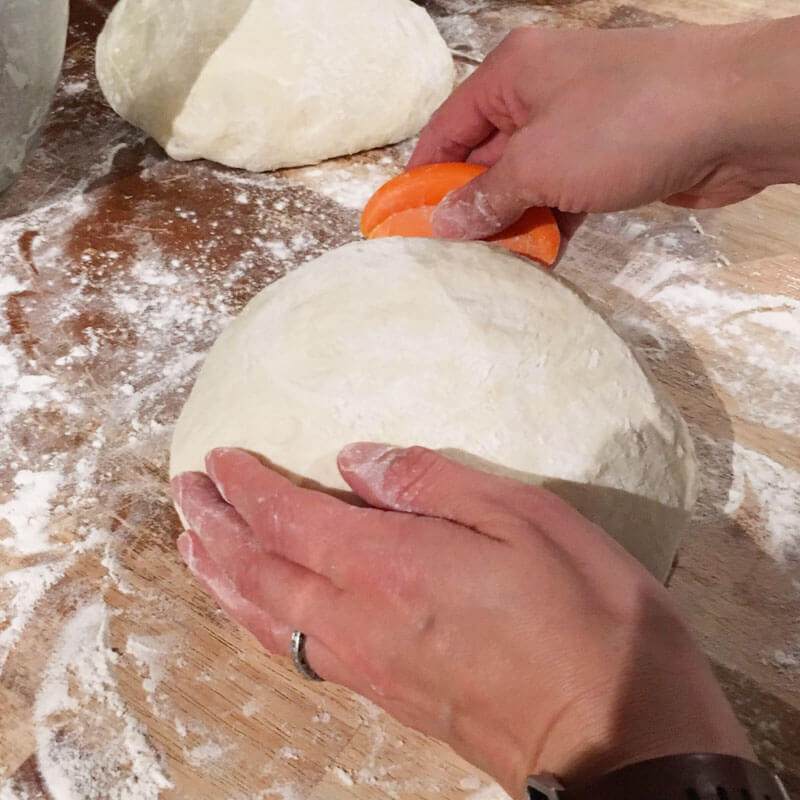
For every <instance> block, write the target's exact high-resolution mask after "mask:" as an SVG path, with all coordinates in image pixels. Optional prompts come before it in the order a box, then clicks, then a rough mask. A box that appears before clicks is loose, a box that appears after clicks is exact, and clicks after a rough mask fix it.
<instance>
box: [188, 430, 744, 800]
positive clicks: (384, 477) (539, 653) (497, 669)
mask: <svg viewBox="0 0 800 800" xmlns="http://www.w3.org/2000/svg"><path fill="white" fill-rule="evenodd" d="M206 468H207V472H208V476H210V477H207V476H206V475H204V474H202V473H185V474H183V475H181V476H179V477H177V478H175V479H174V481H173V491H174V493H175V498H176V501H177V503H178V504H179V505H180V507H181V509H182V510H183V513H184V515H185V516H186V518H187V520H188V522H189V525H190V528H191V530H190V531H187V532H186V533H184V534H183V535H182V536H181V537H180V538H179V540H178V547H179V549H180V552H181V554H182V555H183V557H184V559H185V560H186V562H187V563H188V565H189V567H190V568H191V570H192V571H193V572H194V574H195V575H196V576H197V578H198V579H199V581H200V582H201V583H202V584H203V586H204V587H205V588H206V589H207V590H208V591H209V592H210V593H211V594H212V595H213V596H214V597H215V598H216V600H217V601H218V602H219V604H220V605H221V606H222V608H223V609H225V611H227V612H228V614H229V615H230V616H231V617H232V618H233V619H234V620H236V621H237V622H239V623H240V624H242V625H243V626H244V627H246V628H247V629H248V630H250V631H251V632H252V633H253V634H254V635H255V636H256V637H257V638H258V639H259V641H261V643H262V644H263V645H264V646H265V647H267V648H268V649H270V650H272V651H273V652H276V653H280V654H283V655H286V654H287V653H288V652H289V643H290V637H291V632H292V631H293V630H301V631H303V632H304V633H306V635H307V647H306V654H307V657H308V662H309V663H310V665H311V667H312V668H313V669H314V670H315V671H316V672H318V673H319V674H320V675H321V676H322V677H323V678H326V679H328V680H331V681H335V682H337V683H340V684H343V685H345V686H348V687H349V688H351V689H353V690H355V691H356V692H358V693H359V694H361V695H363V696H365V697H367V698H369V699H371V700H373V701H374V702H376V703H377V704H378V705H380V706H382V707H383V708H384V709H386V710H387V711H388V712H389V713H390V714H392V715H393V716H394V717H396V718H397V719H399V720H400V721H401V722H404V723H405V724H407V725H411V726H412V727H415V728H417V729H418V730H421V731H423V732H425V733H428V734H432V735H434V736H436V737H438V738H439V739H442V740H444V741H445V742H447V743H448V744H450V745H451V746H452V747H453V748H454V749H455V750H456V751H457V752H458V753H460V754H461V755H462V756H464V757H465V758H466V759H468V760H469V761H471V762H472V763H473V764H475V765H477V766H478V767H480V768H482V769H484V770H485V771H486V772H488V773H489V774H490V775H492V776H493V777H494V778H495V779H496V780H498V781H499V782H500V783H501V784H502V785H503V786H504V787H505V788H506V789H507V791H508V792H509V793H510V794H512V796H516V795H518V796H522V795H523V783H524V779H525V776H526V775H528V774H530V773H533V772H539V771H548V772H554V773H556V774H558V775H560V776H562V777H563V778H565V779H584V778H591V777H593V776H595V775H598V774H603V773H605V772H608V771H611V770H613V769H615V768H617V767H619V766H622V765H624V764H626V763H630V762H632V761H639V760H644V759H646V758H650V757H656V756H660V755H670V754H674V753H681V752H692V751H695V752H696V751H705V752H722V753H729V754H736V755H744V756H748V755H750V750H749V746H748V745H747V741H746V738H745V737H744V734H743V732H742V730H741V727H740V726H739V725H738V723H737V722H736V719H735V717H734V716H733V713H732V712H731V709H730V707H729V706H728V704H727V702H726V701H725V698H724V696H723V694H722V692H721V690H720V688H719V686H718V685H717V684H716V682H715V680H714V678H713V675H712V674H711V671H710V670H709V668H708V666H707V664H706V663H705V660H704V659H703V657H702V655H701V654H700V652H699V650H698V648H697V646H696V645H695V644H694V642H693V641H692V639H691V636H690V635H689V634H688V632H687V630H686V627H685V626H684V624H683V623H682V621H681V619H680V616H679V615H678V613H677V611H676V609H675V608H674V604H673V603H672V598H671V597H670V596H669V594H668V593H667V592H666V590H665V589H664V587H663V586H661V584H659V583H658V581H656V580H655V579H654V578H653V577H652V576H651V575H650V574H649V573H648V572H647V571H646V570H645V569H644V567H642V566H641V564H639V563H638V562H637V561H636V560H635V559H634V558H633V557H632V556H630V555H629V554H628V553H626V552H625V551H624V550H623V549H622V548H621V547H620V546H619V545H618V544H617V543H616V542H615V541H614V540H613V539H611V538H610V537H609V536H607V535H606V534H605V533H604V532H603V531H602V530H601V529H600V528H598V527H597V526H596V525H594V524H592V523H591V522H589V521H588V520H587V519H585V518H584V517H582V516H581V515H580V514H578V513H577V512H576V511H574V510H573V509H572V508H570V507H569V506H568V505H567V504H566V503H564V502H563V501H562V500H561V499H560V498H558V497H556V496H555V495H554V494H552V493H550V492H548V491H546V490H544V489H541V488H537V487H535V486H530V485H527V484H524V483H521V482H519V481H514V480H510V479H507V478H500V477H496V476H493V475H488V474H485V473H482V472H479V471H477V470H473V469H470V468H468V467H465V466H463V465H461V464H458V463H456V462H453V461H449V460H448V459H446V458H444V457H443V456H441V455H439V454H438V453H436V452H433V451H431V450H426V449H424V448H420V447H414V448H410V449H408V450H398V449H391V448H386V447H384V446H382V445H371V444H359V445H351V446H350V447H347V448H345V449H344V450H343V451H342V452H341V453H340V455H339V469H340V471H341V473H342V475H343V477H344V478H345V480H346V481H347V482H348V483H349V484H350V486H351V487H352V488H353V490H354V491H355V492H356V493H357V494H358V495H359V496H360V497H362V498H363V499H364V500H366V501H367V502H368V503H369V504H370V505H371V506H373V507H372V508H362V507H357V506H352V505H349V504H347V503H345V502H342V501H340V500H337V499H335V498H333V497H331V496H330V495H327V494H324V493H322V492H317V491H311V490H308V489H301V488H298V487H297V486H295V485H294V484H292V483H290V482H289V481H288V480H286V479H285V478H283V477H281V476H279V475H278V474H276V473H275V472H274V471H272V470H270V469H267V468H266V467H264V466H263V465H262V464H261V463H260V462H259V460H258V459H257V458H256V457H255V456H253V455H251V454H249V453H247V452H245V451H242V450H234V449H220V450H215V451H213V452H212V453H211V454H210V455H209V457H208V459H207V461H206Z"/></svg>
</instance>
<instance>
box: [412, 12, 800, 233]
mask: <svg viewBox="0 0 800 800" xmlns="http://www.w3.org/2000/svg"><path fill="white" fill-rule="evenodd" d="M799 29H800V17H796V18H790V19H788V20H780V21H777V22H766V23H747V24H741V25H727V26H721V25H720V26H706V27H701V26H694V25H679V26H676V27H673V28H661V29H633V28H632V29H626V30H589V29H585V30H547V29H538V28H519V29H517V30H515V31H513V32H512V33H511V34H509V35H508V36H507V37H506V39H505V40H504V41H503V42H502V43H501V44H500V46H499V47H498V48H497V49H496V50H494V51H493V52H492V53H490V54H489V56H488V57H487V58H486V61H485V62H484V64H483V65H482V66H480V67H479V68H478V69H477V70H476V71H475V72H474V73H473V74H472V75H471V76H470V77H469V78H468V79H467V80H466V81H465V82H464V83H463V84H462V85H461V86H460V87H458V89H456V90H455V92H454V93H453V94H452V95H451V97H450V98H449V99H448V100H447V101H446V102H445V103H444V104H443V105H442V106H441V107H440V108H439V110H438V111H437V112H436V113H435V114H434V116H433V118H432V119H431V121H430V123H429V124H428V126H427V127H426V128H425V130H424V131H423V133H422V136H421V138H420V141H419V144H418V146H417V148H416V150H415V152H414V154H413V156H412V158H411V161H410V162H409V167H410V168H411V167H417V166H421V165H423V164H427V163H433V162H440V161H470V162H475V163H479V164H484V165H486V166H488V167H490V169H489V170H488V171H487V172H485V173H483V174H482V175H480V176H479V177H477V178H475V179H474V180H473V181H472V182H471V183H469V184H467V185H466V186H465V187H463V188H461V189H457V190H454V191H453V192H451V193H450V194H449V195H448V196H447V197H446V198H445V199H444V200H443V201H442V203H441V204H440V205H439V207H438V209H437V210H436V212H435V213H434V215H433V219H432V223H433V231H434V233H435V235H437V236H440V237H443V238H451V239H477V238H484V237H486V236H489V235H491V234H494V233H497V232H498V231H500V230H502V229H504V228H505V227H507V226H508V225H509V224H511V223H512V222H514V221H515V220H516V219H517V218H518V217H519V216H520V215H521V214H522V212H523V211H524V210H525V209H526V208H528V207H530V206H550V207H552V208H556V209H560V210H561V211H564V212H574V213H586V212H606V211H617V210H621V209H626V208H633V207H636V206H640V205H643V204H645V203H649V202H651V201H654V200H666V201H667V202H668V203H672V204H676V205H683V206H687V207H691V208H706V207H714V206H722V205H726V204H728V203H733V202H736V201H738V200H743V199H745V198H747V197H750V196H751V195H753V194H756V193H757V192H759V191H761V189H763V188H764V187H765V186H767V185H769V184H770V183H777V182H783V181H784V180H796V179H800V170H798V168H797V165H798V161H799V160H800V159H798V155H800V147H798V145H797V142H798V141H800V125H798V123H800V119H795V117H800V115H799V114H798V113H797V111H796V110H795V111H790V110H788V106H789V105H790V104H789V102H788V99H787V98H791V99H792V103H794V106H793V108H794V107H795V106H796V105H797V104H800V91H798V87H800V83H799V82H798V81H797V78H796V77H795V73H797V72H798V69H800V59H798V57H797V55H793V54H796V52H797V38H796V37H797V35H798V30H799Z"/></svg>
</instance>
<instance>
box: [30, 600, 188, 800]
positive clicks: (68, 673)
mask: <svg viewBox="0 0 800 800" xmlns="http://www.w3.org/2000/svg"><path fill="white" fill-rule="evenodd" d="M108 623H109V612H108V609H107V608H106V606H105V605H104V604H103V603H102V602H97V603H92V604H90V605H87V606H84V607H83V608H80V609H79V610H78V611H76V612H75V613H74V614H73V615H72V616H71V617H70V618H69V619H68V620H67V621H66V623H65V624H64V626H63V628H62V632H61V635H60V637H59V639H58V642H57V644H56V647H55V649H54V652H53V654H52V656H51V657H50V660H49V662H48V664H47V666H46V668H45V670H44V675H43V679H42V685H41V688H40V689H39V692H38V694H37V696H36V703H35V706H34V720H35V725H36V731H35V732H36V756H37V763H38V766H39V770H40V772H41V775H42V778H43V780H44V781H45V783H46V785H47V787H48V789H49V791H50V793H51V794H52V795H53V797H54V798H55V799H56V800H73V799H74V800H95V799H96V800H156V798H158V797H159V796H160V793H161V791H162V790H163V789H166V788H169V787H170V786H172V783H171V781H170V780H169V778H168V777H167V775H166V773H165V770H164V766H163V765H162V763H161V761H160V760H159V758H158V756H157V754H156V752H155V751H154V750H153V748H152V747H151V746H150V744H149V742H148V741H147V738H146V736H145V734H144V731H143V729H142V727H141V725H140V724H139V722H138V720H136V719H135V718H134V717H133V715H132V714H131V713H130V712H129V711H128V709H127V707H126V705H125V702H124V700H123V699H122V697H121V696H120V694H119V691H118V689H117V684H116V680H115V678H114V675H113V665H114V664H115V662H116V660H117V656H116V655H115V653H113V651H111V650H110V649H109V647H108V644H107V641H108ZM87 722H89V723H90V724H91V728H90V731H92V730H93V731H94V735H97V736H100V737H102V747H101V748H98V749H96V750H95V749H93V748H91V747H86V746H85V743H84V742H82V740H81V738H80V737H81V736H82V735H86V732H87V731H86V727H87ZM90 735H91V734H90ZM95 744H96V745H99V744H100V742H99V741H98V742H96V743H95Z"/></svg>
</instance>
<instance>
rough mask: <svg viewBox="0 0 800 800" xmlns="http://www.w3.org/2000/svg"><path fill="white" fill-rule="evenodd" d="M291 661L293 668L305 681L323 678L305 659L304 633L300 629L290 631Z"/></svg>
mask: <svg viewBox="0 0 800 800" xmlns="http://www.w3.org/2000/svg"><path fill="white" fill-rule="evenodd" d="M292 661H293V662H294V668H295V669H296V670H297V671H298V672H299V673H300V674H301V675H302V676H303V677H304V678H305V679H306V680H307V681H321V680H323V678H321V677H320V676H319V675H317V673H316V672H314V670H313V669H312V668H311V665H310V664H309V663H308V661H306V635H305V634H304V633H303V632H302V631H292Z"/></svg>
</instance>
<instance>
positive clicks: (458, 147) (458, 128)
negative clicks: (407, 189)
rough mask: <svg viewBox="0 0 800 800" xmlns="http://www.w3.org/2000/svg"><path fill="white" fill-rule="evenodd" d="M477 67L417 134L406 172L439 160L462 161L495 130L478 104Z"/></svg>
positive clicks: (479, 81)
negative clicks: (418, 135)
mask: <svg viewBox="0 0 800 800" xmlns="http://www.w3.org/2000/svg"><path fill="white" fill-rule="evenodd" d="M480 72H481V68H478V70H477V71H476V72H474V73H473V74H472V75H470V76H469V78H467V80H465V81H464V83H462V84H461V86H459V87H458V88H457V89H456V90H455V91H454V92H453V93H452V94H451V95H450V97H449V98H448V99H447V100H445V101H444V103H442V105H441V106H439V109H438V110H437V111H436V112H434V115H433V116H432V117H431V119H430V122H428V124H427V125H426V126H425V128H424V130H423V131H422V134H421V135H420V139H419V142H418V143H417V146H416V148H415V149H414V152H413V154H412V156H411V158H410V160H409V162H408V167H407V169H413V168H414V167H421V166H423V165H424V164H437V163H440V162H443V161H465V160H466V159H467V156H468V155H469V154H470V153H471V152H472V151H473V150H474V149H475V148H476V147H477V146H478V145H479V144H481V143H482V142H484V141H485V140H486V139H487V138H488V137H489V136H490V135H491V134H492V133H494V131H495V130H496V128H495V126H494V123H493V122H492V121H491V120H490V119H489V118H488V117H487V116H486V115H485V114H484V113H483V112H482V111H481V109H480V105H479V103H478V96H479V92H480V83H481V82H482V77H481V75H480Z"/></svg>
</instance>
